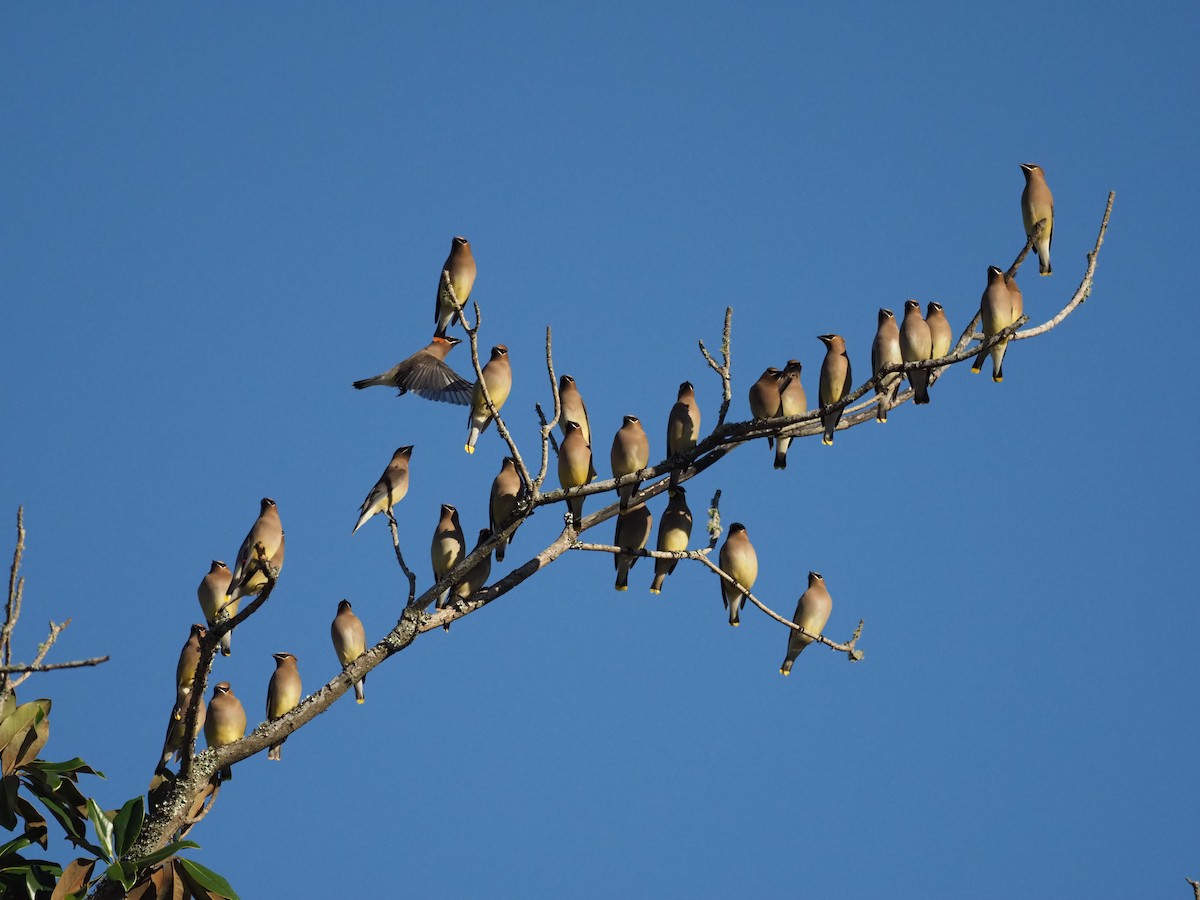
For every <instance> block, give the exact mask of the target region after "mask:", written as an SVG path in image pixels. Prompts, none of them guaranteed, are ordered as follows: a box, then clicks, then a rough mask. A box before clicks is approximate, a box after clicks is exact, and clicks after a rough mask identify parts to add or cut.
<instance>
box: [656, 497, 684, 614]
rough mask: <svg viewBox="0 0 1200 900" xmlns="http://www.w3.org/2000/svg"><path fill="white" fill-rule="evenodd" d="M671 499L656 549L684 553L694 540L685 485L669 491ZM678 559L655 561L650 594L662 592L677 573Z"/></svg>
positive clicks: (659, 526)
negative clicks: (668, 577)
mask: <svg viewBox="0 0 1200 900" xmlns="http://www.w3.org/2000/svg"><path fill="white" fill-rule="evenodd" d="M668 493H669V494H670V497H671V499H670V500H668V501H667V508H666V510H665V511H664V512H663V515H662V519H661V520H660V521H659V523H658V544H657V545H656V548H655V549H658V550H663V551H669V552H672V553H682V552H683V551H685V550H687V548H688V541H690V540H691V538H692V511H691V510H690V509H688V505H687V491H686V490H684V487H683V485H680V486H679V487H677V488H675V489H674V490H672V491H668ZM678 562H679V560H677V559H656V560H654V581H652V582H651V583H650V593H652V594H658V593H661V592H662V586H663V582H664V581H666V580H667V576H668V575H670V574H671V573H672V572H674V571H675V564H676V563H678Z"/></svg>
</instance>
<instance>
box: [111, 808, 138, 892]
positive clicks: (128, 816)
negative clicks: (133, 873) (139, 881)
mask: <svg viewBox="0 0 1200 900" xmlns="http://www.w3.org/2000/svg"><path fill="white" fill-rule="evenodd" d="M145 818H146V801H145V800H143V799H142V798H141V797H140V796H137V797H134V798H133V799H132V800H130V801H128V802H126V804H125V805H124V806H122V807H121V811H120V812H119V813H117V819H116V821H115V822H114V823H113V836H114V838H115V839H116V844H117V846H116V851H117V856H124V855H125V852H126V851H127V850H128V849H129V848H130V847H132V846H133V842H134V841H135V840H136V839H137V836H138V835H139V834H140V833H141V831H142V821H143V820H144V819H145ZM126 889H127V890H128V885H127V886H126Z"/></svg>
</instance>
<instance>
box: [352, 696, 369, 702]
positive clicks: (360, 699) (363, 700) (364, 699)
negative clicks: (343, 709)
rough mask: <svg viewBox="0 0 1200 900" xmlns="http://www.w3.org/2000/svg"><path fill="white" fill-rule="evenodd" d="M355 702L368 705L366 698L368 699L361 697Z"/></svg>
mask: <svg viewBox="0 0 1200 900" xmlns="http://www.w3.org/2000/svg"><path fill="white" fill-rule="evenodd" d="M354 702H355V703H366V702H367V698H366V697H359V698H357V699H356V700H355V701H354Z"/></svg>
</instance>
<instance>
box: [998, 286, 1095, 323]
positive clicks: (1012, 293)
mask: <svg viewBox="0 0 1200 900" xmlns="http://www.w3.org/2000/svg"><path fill="white" fill-rule="evenodd" d="M1005 281H1006V282H1008V295H1009V297H1011V298H1012V320H1013V321H1014V322H1015V321H1017V319H1019V318H1021V316H1023V315H1025V298H1024V297H1022V296H1021V289H1020V288H1019V287H1017V277H1016V276H1015V275H1014V276H1013V277H1012V278H1006V279H1005ZM1081 302H1082V301H1081Z"/></svg>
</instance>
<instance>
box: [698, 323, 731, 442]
mask: <svg viewBox="0 0 1200 900" xmlns="http://www.w3.org/2000/svg"><path fill="white" fill-rule="evenodd" d="M732 324H733V307H732V306H727V307H725V331H724V333H723V334H722V337H721V358H722V359H723V360H724V363H723V364H721V365H717V361H716V360H715V359H713V358H712V356H711V355H710V354H709V352H708V348H707V347H705V346H704V341H703V340H701V341H699V344H700V352H701V353H702V354H703V355H704V358H705V360H707V361H708V364H709V366H711V367H712V370H713V371H714V372H716V373H717V374H718V375H720V376H721V398H722V399H721V411H720V412H719V413H718V414H717V428H720V427H721V426H722V425H724V424H725V416H726V415H727V414H728V412H729V402H730V401H731V400H732V399H733V391H732V388H731V385H730V370H731V369H732V363H731V360H732V356H731V354H732V352H733V350H732V346H731V345H730V343H729V335H730V327H731V326H732Z"/></svg>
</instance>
